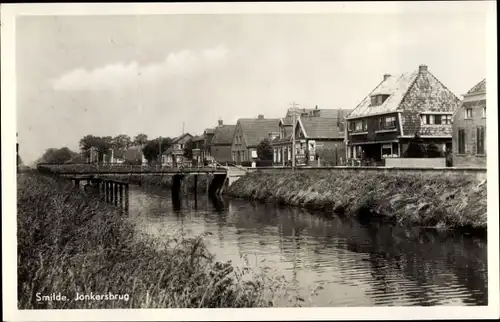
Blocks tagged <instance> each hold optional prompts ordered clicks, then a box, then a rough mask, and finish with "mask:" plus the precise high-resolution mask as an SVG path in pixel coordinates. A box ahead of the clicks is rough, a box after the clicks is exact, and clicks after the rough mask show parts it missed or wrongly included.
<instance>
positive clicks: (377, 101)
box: [370, 94, 389, 106]
mask: <svg viewBox="0 0 500 322" xmlns="http://www.w3.org/2000/svg"><path fill="white" fill-rule="evenodd" d="M388 97H389V95H387V94H377V95H372V96H371V97H370V98H371V103H370V105H371V106H377V105H382V104H383V103H384V102H385V100H386V99H387V98H388Z"/></svg>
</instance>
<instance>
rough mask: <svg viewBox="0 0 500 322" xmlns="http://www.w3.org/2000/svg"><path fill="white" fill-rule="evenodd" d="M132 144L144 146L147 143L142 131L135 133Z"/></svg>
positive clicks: (146, 137)
mask: <svg viewBox="0 0 500 322" xmlns="http://www.w3.org/2000/svg"><path fill="white" fill-rule="evenodd" d="M133 143H134V145H140V146H144V145H145V144H146V143H148V136H147V135H146V134H144V133H140V134H137V135H136V136H135V138H134V141H133Z"/></svg>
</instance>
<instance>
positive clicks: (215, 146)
mask: <svg viewBox="0 0 500 322" xmlns="http://www.w3.org/2000/svg"><path fill="white" fill-rule="evenodd" d="M235 129H236V125H225V124H223V123H222V120H219V125H218V126H217V127H216V128H215V133H214V136H213V138H212V140H211V142H210V151H211V154H212V157H213V159H214V160H215V161H217V162H219V163H221V164H223V163H226V162H231V161H233V158H232V154H231V147H232V142H233V136H234V131H235Z"/></svg>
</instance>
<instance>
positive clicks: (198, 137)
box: [191, 135, 205, 142]
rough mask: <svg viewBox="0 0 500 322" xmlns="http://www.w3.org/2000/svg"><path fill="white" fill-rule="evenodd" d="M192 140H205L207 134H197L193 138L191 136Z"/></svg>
mask: <svg viewBox="0 0 500 322" xmlns="http://www.w3.org/2000/svg"><path fill="white" fill-rule="evenodd" d="M191 140H192V141H193V142H198V141H205V136H203V135H197V136H194V137H193V138H191Z"/></svg>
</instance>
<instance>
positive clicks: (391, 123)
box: [384, 116, 396, 129]
mask: <svg viewBox="0 0 500 322" xmlns="http://www.w3.org/2000/svg"><path fill="white" fill-rule="evenodd" d="M395 127H396V117H395V116H389V117H386V118H384V129H393V128H395Z"/></svg>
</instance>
